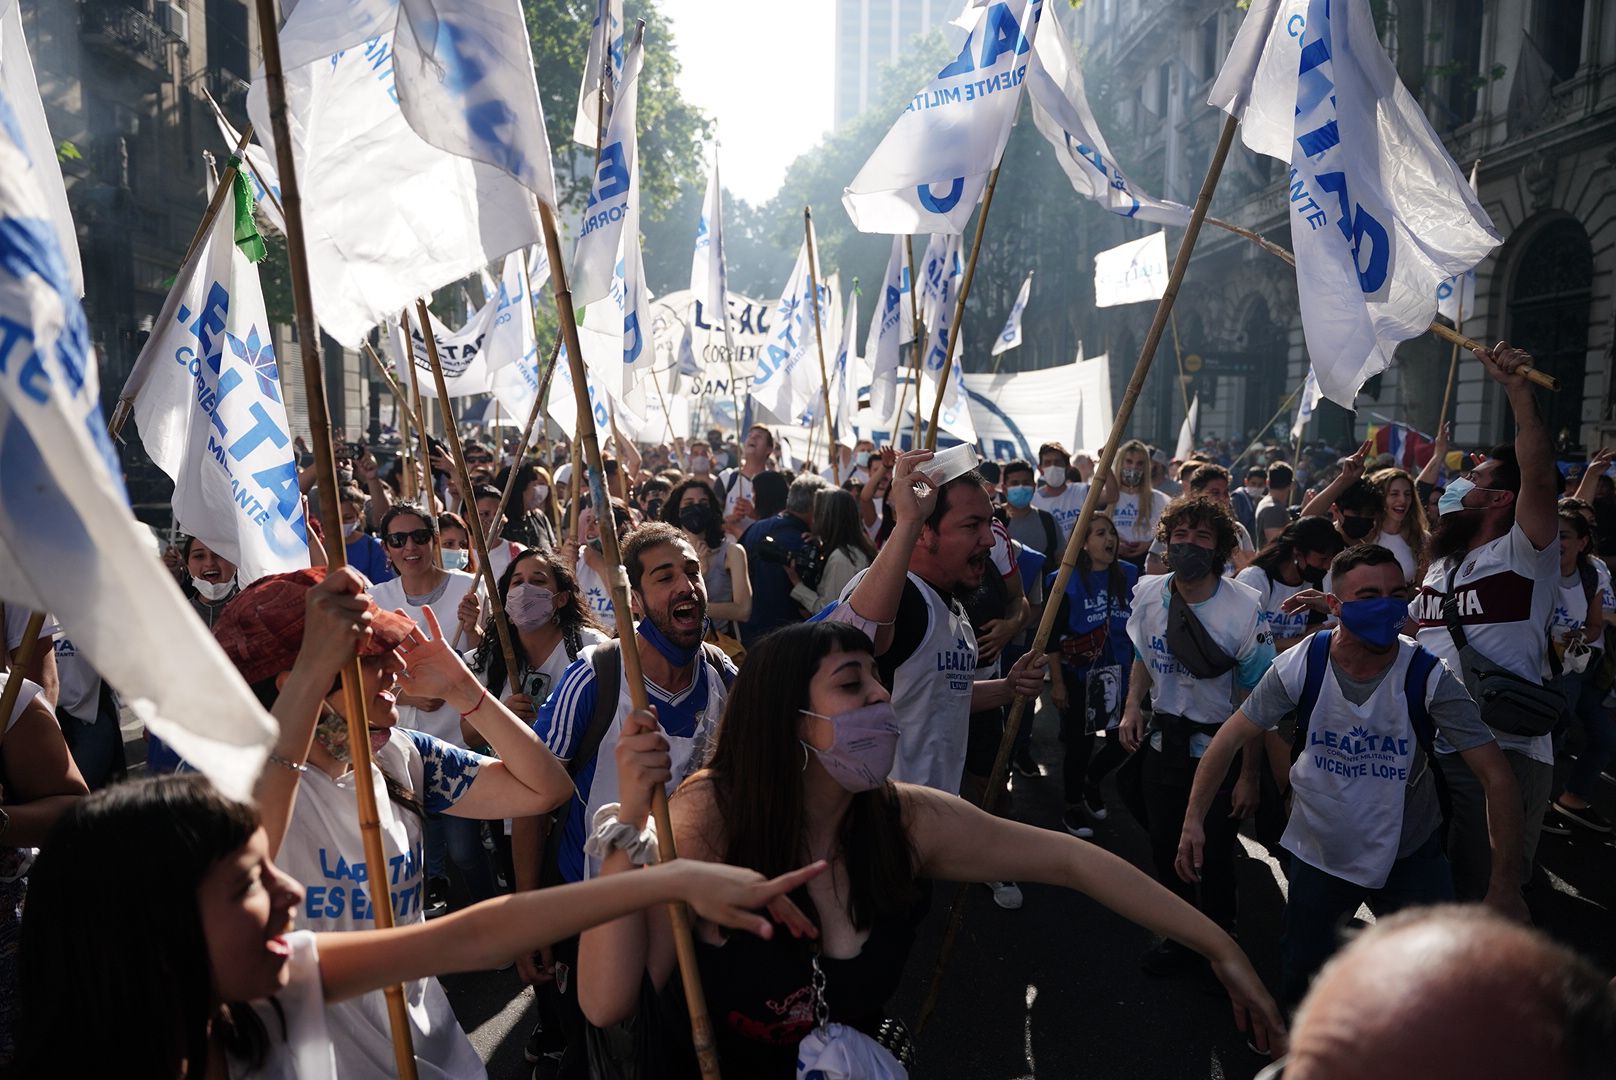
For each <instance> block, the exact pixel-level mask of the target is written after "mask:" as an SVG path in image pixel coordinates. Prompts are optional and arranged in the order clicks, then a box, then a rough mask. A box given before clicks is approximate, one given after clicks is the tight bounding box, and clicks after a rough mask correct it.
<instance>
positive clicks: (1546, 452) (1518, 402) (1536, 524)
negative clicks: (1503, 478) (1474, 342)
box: [1476, 341, 1560, 551]
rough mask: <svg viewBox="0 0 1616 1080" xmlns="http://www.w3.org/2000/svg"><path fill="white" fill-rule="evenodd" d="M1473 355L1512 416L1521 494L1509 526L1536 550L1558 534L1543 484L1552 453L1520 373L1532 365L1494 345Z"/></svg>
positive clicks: (1551, 492)
mask: <svg viewBox="0 0 1616 1080" xmlns="http://www.w3.org/2000/svg"><path fill="white" fill-rule="evenodd" d="M1476 355H1477V356H1478V357H1480V358H1481V364H1482V366H1483V367H1485V368H1486V369H1487V374H1489V375H1491V376H1492V377H1493V381H1494V382H1497V383H1498V384H1499V385H1501V386H1502V387H1503V388H1504V393H1505V394H1506V395H1507V396H1508V397H1509V408H1510V411H1511V412H1512V413H1514V414H1515V461H1516V463H1517V464H1518V465H1519V466H1520V470H1521V490H1520V494H1518V495H1517V496H1516V498H1515V524H1517V525H1519V526H1520V527H1521V531H1522V532H1524V533H1525V534H1526V538H1527V539H1528V540H1530V541H1532V546H1533V547H1535V548H1537V549H1538V550H1539V551H1542V550H1543V549H1544V548H1546V547H1548V546H1549V545H1550V544H1552V543H1553V542H1554V540H1555V538H1556V537H1558V536H1559V535H1560V523H1559V521H1558V520H1557V519H1556V518H1555V499H1556V494H1555V485H1553V484H1550V483H1548V482H1547V481H1548V478H1549V477H1550V476H1552V475H1553V473H1554V467H1555V466H1554V448H1553V447H1552V446H1550V445H1549V432H1548V429H1547V428H1545V427H1544V426H1543V417H1542V416H1540V415H1539V414H1538V411H1537V400H1536V398H1535V397H1534V396H1533V392H1532V384H1531V382H1529V381H1528V380H1527V378H1526V376H1525V375H1522V374H1521V373H1520V370H1521V368H1523V367H1526V366H1528V365H1529V364H1531V363H1532V358H1531V356H1529V355H1527V352H1526V350H1524V349H1517V348H1515V347H1514V346H1512V345H1511V344H1510V343H1509V342H1507V341H1500V342H1499V343H1498V344H1497V345H1495V346H1493V347H1492V348H1491V349H1477V350H1476Z"/></svg>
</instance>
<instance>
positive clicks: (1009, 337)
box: [991, 34, 1055, 356]
mask: <svg viewBox="0 0 1616 1080" xmlns="http://www.w3.org/2000/svg"><path fill="white" fill-rule="evenodd" d="M1054 36H1055V35H1054V34H1051V35H1050V37H1054ZM1031 295H1032V271H1031V270H1028V271H1027V277H1026V280H1024V281H1023V282H1022V283H1021V289H1020V290H1019V291H1018V292H1017V293H1016V302H1015V303H1014V304H1012V305H1011V307H1010V316H1009V318H1007V319H1005V321H1004V329H1003V330H1000V331H999V337H998V340H996V341H995V342H994V343H993V352H992V354H991V355H993V356H998V355H999V354H1000V353H1002V352H1008V351H1009V350H1011V349H1014V348H1015V347H1016V346H1018V345H1020V344H1021V313H1022V312H1024V311H1026V310H1027V297H1029V296H1031Z"/></svg>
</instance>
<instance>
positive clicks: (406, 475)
mask: <svg viewBox="0 0 1616 1080" xmlns="http://www.w3.org/2000/svg"><path fill="white" fill-rule="evenodd" d="M360 344H362V345H363V346H364V352H365V355H366V356H368V357H370V362H371V364H372V365H374V366H375V368H376V372H377V374H379V375H380V376H381V377H382V381H383V382H385V383H386V384H387V389H388V390H390V391H391V392H392V394H393V406H394V411H395V412H396V413H397V415H398V456H399V460H400V462H401V464H402V468H400V470H399V474H398V477H399V484H400V485H401V488H402V494H403V495H404V498H405V499H411V498H413V497H414V495H415V477H414V476H413V475H412V473H413V472H414V468H413V463H412V461H411V459H412V457H413V455H412V454H411V453H410V432H411V429H412V427H413V426H414V425H412V424H411V423H410V421H409V417H410V403H409V399H407V398H406V397H405V396H404V391H403V390H402V389H400V388H399V385H398V383H397V382H396V381H395V380H394V379H393V373H392V372H390V371H388V370H387V365H386V364H383V363H382V358H381V357H379V356H377V355H376V350H375V349H374V348H373V347H372V346H371V344H370V342H369V341H368V340H366V341H363V342H361V343H360Z"/></svg>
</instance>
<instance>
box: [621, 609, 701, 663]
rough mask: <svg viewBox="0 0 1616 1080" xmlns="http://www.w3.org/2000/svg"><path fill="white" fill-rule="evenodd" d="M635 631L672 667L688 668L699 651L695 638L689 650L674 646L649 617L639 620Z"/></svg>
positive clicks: (699, 641) (698, 640)
mask: <svg viewBox="0 0 1616 1080" xmlns="http://www.w3.org/2000/svg"><path fill="white" fill-rule="evenodd" d="M637 629H638V630H639V632H640V636H641V637H642V638H644V639H645V640H646V641H648V642H650V643H651V647H652V648H653V649H655V650H656V651H657V652H659V653H661V654H662V658H663V659H664V660H666V661H667V662H668V663H670V664H672V665H673V666H674V667H678V668H682V667H688V666H689V665H690V662H691V661H692V660H694V659H696V653H698V652H700V651H701V639H700V638H697V639H696V643H695V644H694V645H692V646H690V647H689V648H685V647H684V646H682V645H675V644H674V643H673V642H671V641H669V640H668V638H667V635H665V634H664V633H663V632H662V631H661V630H659V629H657V624H656V623H654V622H652V621H651V620H650V618H649V617H647V618H644V619H641V620H640V625H639V626H638V627H637Z"/></svg>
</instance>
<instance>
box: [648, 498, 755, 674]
mask: <svg viewBox="0 0 1616 1080" xmlns="http://www.w3.org/2000/svg"><path fill="white" fill-rule="evenodd" d="M722 505H723V504H722V503H721V502H720V501H719V498H718V492H716V491H714V490H713V487H712V485H711V484H709V483H707V482H706V481H705V480H701V479H698V478H696V477H691V478H690V479H688V480H685V481H682V482H681V483H680V484H679V485H678V486H677V487H675V488H674V489H673V490H672V491H671V492H669V493H668V498H667V500H666V501H665V502H664V503H663V504H662V520H663V521H665V522H667V523H668V524H669V525H677V526H678V527H679V528H680V529H682V530H683V531H684V534H685V539H687V540H689V541H690V546H691V547H693V548H695V549H696V558H698V559H700V560H701V576H702V578H703V579H704V580H705V581H706V582H707V617H708V618H710V619H711V620H712V621H713V624H714V626H713V629H714V630H716V631H717V632H718V633H721V634H723V635H725V636H726V637H729V638H731V639H733V640H735V642H736V644H737V645H739V639H740V636H741V635H740V630H739V628H738V625H737V624H739V623H743V622H745V621H746V620H747V619H750V618H751V617H752V578H751V573H750V571H749V570H748V567H747V562H746V549H745V548H743V547H742V546H741V545H740V544H738V543H736V541H735V538H734V537H733V536H729V535H728V534H726V533H725V532H724V515H723V511H722V509H721V508H722ZM726 651H728V650H726ZM731 655H733V653H732V654H731Z"/></svg>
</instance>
